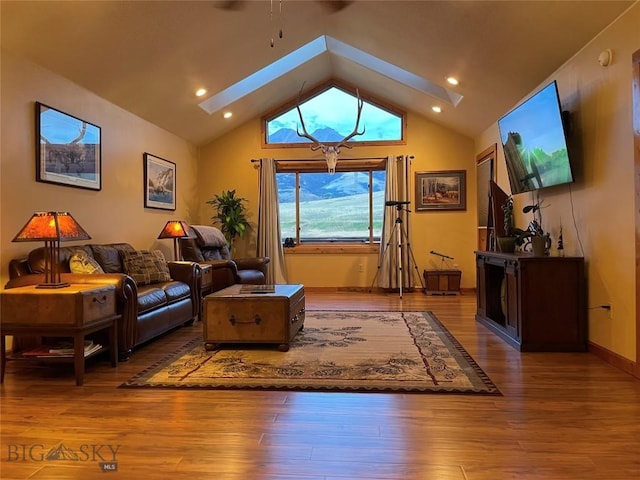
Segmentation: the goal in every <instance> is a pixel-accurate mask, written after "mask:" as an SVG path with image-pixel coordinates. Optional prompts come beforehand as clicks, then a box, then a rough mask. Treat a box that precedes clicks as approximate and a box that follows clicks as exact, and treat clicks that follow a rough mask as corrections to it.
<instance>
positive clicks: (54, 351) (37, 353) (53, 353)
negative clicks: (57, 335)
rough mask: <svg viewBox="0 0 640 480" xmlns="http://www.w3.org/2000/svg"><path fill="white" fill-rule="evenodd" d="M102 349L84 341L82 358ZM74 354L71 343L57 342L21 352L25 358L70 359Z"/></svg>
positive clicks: (91, 342)
mask: <svg viewBox="0 0 640 480" xmlns="http://www.w3.org/2000/svg"><path fill="white" fill-rule="evenodd" d="M101 348H102V345H100V344H99V343H94V342H93V340H85V341H84V356H85V357H86V356H88V355H91V354H92V353H95V352H97V351H98V350H100V349H101ZM73 353H74V349H73V342H59V343H57V344H55V345H40V346H38V347H35V348H32V349H31V350H26V351H24V352H22V355H23V356H25V357H50V358H55V357H72V356H73Z"/></svg>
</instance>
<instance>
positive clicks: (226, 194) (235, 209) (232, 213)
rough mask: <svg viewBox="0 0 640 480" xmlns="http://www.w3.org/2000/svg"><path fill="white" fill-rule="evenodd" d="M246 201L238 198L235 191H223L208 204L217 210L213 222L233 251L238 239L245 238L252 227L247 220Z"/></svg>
mask: <svg viewBox="0 0 640 480" xmlns="http://www.w3.org/2000/svg"><path fill="white" fill-rule="evenodd" d="M246 201H247V199H246V198H242V197H237V196H236V191H235V190H228V191H224V190H223V191H222V193H221V194H220V195H214V197H213V198H212V199H211V200H207V202H206V203H207V204H209V205H211V206H212V207H213V208H214V209H215V215H214V216H213V217H211V220H212V221H213V224H214V225H217V226H219V227H220V231H221V232H222V234H223V235H224V238H225V239H226V240H227V244H228V245H229V248H231V249H232V248H233V242H234V240H235V239H236V237H240V238H244V234H245V232H246V231H247V229H249V227H250V225H249V220H247V208H246V206H245V202H246Z"/></svg>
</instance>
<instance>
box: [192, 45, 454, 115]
mask: <svg viewBox="0 0 640 480" xmlns="http://www.w3.org/2000/svg"><path fill="white" fill-rule="evenodd" d="M319 55H336V56H339V57H341V58H343V59H346V60H348V61H351V62H353V63H355V64H358V65H360V66H362V67H365V68H367V69H369V70H371V71H373V72H375V73H377V74H379V75H383V76H385V77H388V78H391V79H393V80H395V81H397V82H400V83H402V84H404V85H406V86H407V87H410V88H413V89H415V90H418V91H420V92H422V93H424V94H427V95H430V96H432V97H434V98H435V99H437V100H438V101H439V102H441V103H444V104H447V105H452V106H456V105H457V104H458V103H459V102H460V100H462V95H460V94H458V93H456V92H454V91H452V90H449V89H447V88H444V87H442V86H440V85H437V84H435V83H433V82H430V81H429V80H426V79H424V78H422V77H419V76H418V75H415V74H413V73H411V72H408V71H407V70H403V69H402V68H400V67H397V66H395V65H393V64H391V63H389V62H386V61H384V60H382V59H380V58H377V57H375V56H373V55H371V54H369V53H367V52H364V51H362V50H359V49H357V48H355V47H352V46H351V45H348V44H346V43H344V42H341V41H340V40H336V39H335V38H333V37H330V36H328V35H322V36H320V37H318V38H316V39H315V40H312V41H311V42H309V43H307V44H306V45H303V46H302V47H300V48H298V49H297V50H294V51H293V52H291V53H289V54H287V55H285V56H284V57H282V58H279V59H278V60H276V61H275V62H273V63H271V64H269V65H267V66H266V67H264V68H262V69H260V70H258V71H257V72H255V73H253V74H251V75H249V76H248V77H246V78H244V79H242V80H240V81H239V82H237V83H235V84H233V85H231V86H230V87H228V88H226V89H225V90H223V91H221V92H219V93H217V94H215V95H213V96H211V97H209V98H208V99H206V100H204V101H203V102H201V103H200V104H199V105H200V108H202V109H203V110H205V111H206V112H207V113H209V114H213V113H215V112H218V111H219V110H222V109H223V108H226V107H227V106H228V105H229V104H231V103H233V102H236V101H238V100H240V99H241V98H243V97H245V96H247V95H249V94H251V93H253V92H255V91H256V90H258V89H260V88H262V87H263V86H265V85H267V84H268V83H270V82H272V81H274V80H276V79H278V78H279V77H281V76H283V75H285V74H287V73H288V72H291V71H293V70H295V69H296V68H298V67H300V66H301V65H304V64H305V63H307V62H309V61H310V60H312V59H314V58H315V57H317V56H319Z"/></svg>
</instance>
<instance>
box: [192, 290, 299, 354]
mask: <svg viewBox="0 0 640 480" xmlns="http://www.w3.org/2000/svg"><path fill="white" fill-rule="evenodd" d="M242 287H243V286H242V285H232V286H231V287H228V288H225V289H222V290H219V291H217V292H214V293H212V294H210V295H207V296H206V297H205V298H204V318H203V321H204V325H203V330H204V343H205V348H206V349H207V350H212V349H214V348H215V347H216V346H217V345H218V344H220V343H273V344H278V349H279V350H280V351H283V352H286V351H287V350H289V345H290V343H291V340H292V339H293V337H295V335H296V334H297V333H298V331H300V329H302V327H303V325H304V311H305V309H304V287H303V286H302V285H275V286H274V289H275V291H274V292H272V293H242V292H241V288H242Z"/></svg>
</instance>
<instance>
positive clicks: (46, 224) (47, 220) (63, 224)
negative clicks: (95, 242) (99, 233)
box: [13, 212, 91, 242]
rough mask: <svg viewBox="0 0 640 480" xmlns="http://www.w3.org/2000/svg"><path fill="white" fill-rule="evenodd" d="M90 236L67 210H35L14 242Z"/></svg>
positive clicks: (77, 238)
mask: <svg viewBox="0 0 640 480" xmlns="http://www.w3.org/2000/svg"><path fill="white" fill-rule="evenodd" d="M90 238H91V237H90V236H89V234H88V233H87V232H85V231H84V229H83V228H82V227H81V226H80V225H79V224H78V222H76V220H75V219H74V218H73V217H72V216H71V214H70V213H68V212H36V213H34V214H33V215H32V216H31V218H30V219H29V221H28V222H27V223H26V224H25V226H24V227H22V229H21V230H20V232H18V234H17V235H16V236H15V238H14V239H13V241H14V242H37V241H45V242H46V241H58V242H69V241H73V240H89V239H90Z"/></svg>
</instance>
